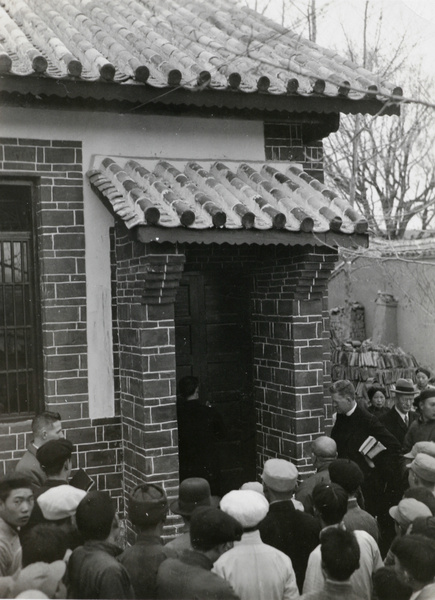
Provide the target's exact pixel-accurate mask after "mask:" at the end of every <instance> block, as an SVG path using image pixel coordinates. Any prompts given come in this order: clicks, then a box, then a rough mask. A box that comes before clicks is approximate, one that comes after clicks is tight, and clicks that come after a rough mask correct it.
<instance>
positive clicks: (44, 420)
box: [32, 410, 62, 435]
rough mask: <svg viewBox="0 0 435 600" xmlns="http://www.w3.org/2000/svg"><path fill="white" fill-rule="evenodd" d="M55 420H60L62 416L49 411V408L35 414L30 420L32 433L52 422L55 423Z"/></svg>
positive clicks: (36, 432)
mask: <svg viewBox="0 0 435 600" xmlns="http://www.w3.org/2000/svg"><path fill="white" fill-rule="evenodd" d="M56 421H62V417H61V416H60V414H59V413H58V412H50V411H49V410H46V411H44V412H42V413H39V415H36V416H35V418H34V419H33V421H32V431H33V435H37V434H38V433H40V432H41V431H42V430H43V429H44V427H47V426H48V425H53V423H56Z"/></svg>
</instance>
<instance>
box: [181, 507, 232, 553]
mask: <svg viewBox="0 0 435 600" xmlns="http://www.w3.org/2000/svg"><path fill="white" fill-rule="evenodd" d="M242 533H243V527H242V526H241V524H240V523H239V522H238V521H237V520H236V519H234V518H233V517H231V516H230V515H228V514H226V513H224V512H223V511H222V510H220V509H219V508H212V507H200V508H197V509H196V510H195V511H194V512H193V514H192V519H191V522H190V541H191V544H192V547H193V548H195V549H197V550H205V551H207V550H210V549H211V548H214V547H215V546H218V545H219V544H225V543H226V542H234V541H236V540H240V539H241V537H242Z"/></svg>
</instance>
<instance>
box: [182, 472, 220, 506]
mask: <svg viewBox="0 0 435 600" xmlns="http://www.w3.org/2000/svg"><path fill="white" fill-rule="evenodd" d="M218 503H219V499H218V498H216V497H215V496H213V497H212V495H211V491H210V484H209V483H208V481H207V480H206V479H203V478H202V477H188V478H187V479H185V480H184V481H182V482H181V483H180V489H179V492H178V499H177V500H175V502H172V504H171V511H172V512H173V513H175V514H176V515H182V516H190V515H191V514H192V513H193V511H194V510H195V508H197V507H198V506H214V507H216V506H217V505H218Z"/></svg>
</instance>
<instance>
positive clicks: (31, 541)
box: [21, 523, 68, 567]
mask: <svg viewBox="0 0 435 600" xmlns="http://www.w3.org/2000/svg"><path fill="white" fill-rule="evenodd" d="M21 546H22V549H23V567H27V565H30V564H32V563H36V562H44V563H52V562H54V561H55V560H63V559H64V557H65V553H66V551H67V549H68V540H67V535H66V533H65V532H64V531H62V529H60V528H59V527H56V526H55V525H46V524H45V523H44V524H39V525H35V527H32V529H30V531H28V532H27V533H26V534H25V536H24V538H23V540H22V542H21Z"/></svg>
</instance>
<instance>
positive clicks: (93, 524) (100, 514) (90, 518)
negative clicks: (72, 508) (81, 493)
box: [76, 491, 116, 540]
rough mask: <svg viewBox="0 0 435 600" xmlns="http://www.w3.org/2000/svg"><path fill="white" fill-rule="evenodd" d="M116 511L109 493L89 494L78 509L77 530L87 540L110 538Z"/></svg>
mask: <svg viewBox="0 0 435 600" xmlns="http://www.w3.org/2000/svg"><path fill="white" fill-rule="evenodd" d="M115 514H116V509H115V506H114V504H113V501H112V499H111V498H110V496H109V494H108V493H107V492H97V491H93V492H88V493H87V494H86V496H85V497H84V498H83V500H82V501H81V502H80V504H79V505H78V507H77V512H76V523H77V529H78V530H79V532H80V533H81V534H82V536H83V537H84V539H86V540H105V539H107V538H108V537H109V535H110V531H111V528H112V523H113V519H114V518H115Z"/></svg>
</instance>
